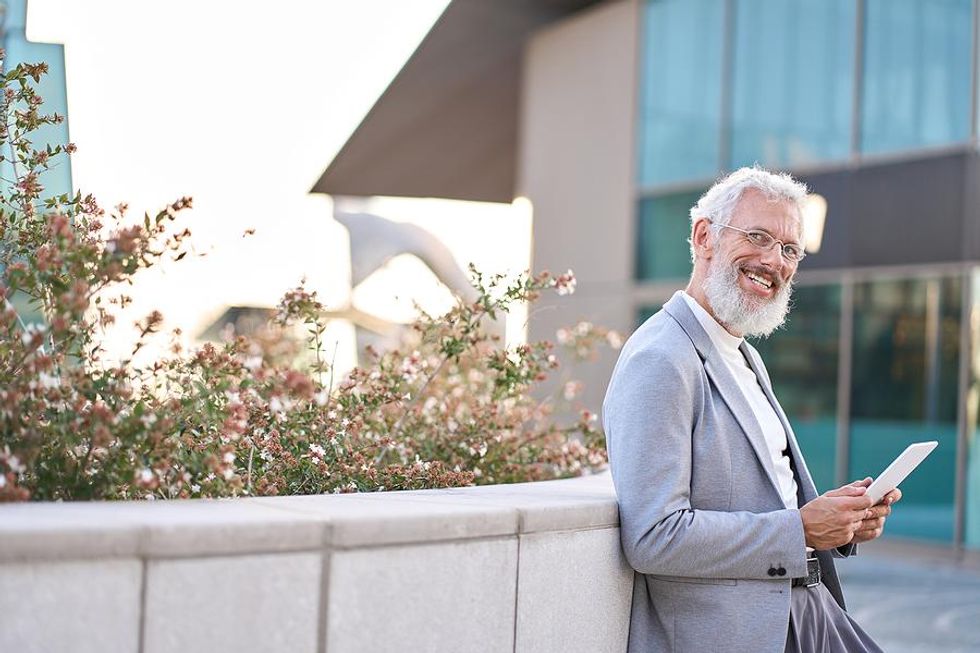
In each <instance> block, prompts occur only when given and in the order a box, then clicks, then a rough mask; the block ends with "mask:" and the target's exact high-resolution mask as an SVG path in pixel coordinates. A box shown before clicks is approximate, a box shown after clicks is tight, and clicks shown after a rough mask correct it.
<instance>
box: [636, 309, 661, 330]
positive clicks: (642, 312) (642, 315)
mask: <svg viewBox="0 0 980 653" xmlns="http://www.w3.org/2000/svg"><path fill="white" fill-rule="evenodd" d="M660 309H661V307H660V306H641V307H640V308H639V309H638V310H637V311H636V326H637V327H639V326H640V325H641V324H643V323H644V322H646V321H647V320H649V319H650V318H651V317H653V315H654V313H656V312H657V311H659V310H660Z"/></svg>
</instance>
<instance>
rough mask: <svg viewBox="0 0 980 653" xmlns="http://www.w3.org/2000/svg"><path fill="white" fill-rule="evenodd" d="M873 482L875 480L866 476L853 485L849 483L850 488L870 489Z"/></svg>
mask: <svg viewBox="0 0 980 653" xmlns="http://www.w3.org/2000/svg"><path fill="white" fill-rule="evenodd" d="M872 480H873V479H872V478H871V477H870V476H865V477H864V478H862V479H861V480H859V481H852V482H851V483H848V486H850V487H868V486H869V485H871V481H872ZM845 487H847V486H845Z"/></svg>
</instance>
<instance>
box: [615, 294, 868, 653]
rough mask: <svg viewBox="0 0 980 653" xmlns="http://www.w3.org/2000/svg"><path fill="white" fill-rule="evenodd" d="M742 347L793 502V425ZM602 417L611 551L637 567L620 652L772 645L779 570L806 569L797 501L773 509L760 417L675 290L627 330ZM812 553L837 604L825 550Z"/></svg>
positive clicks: (758, 364) (750, 351)
mask: <svg viewBox="0 0 980 653" xmlns="http://www.w3.org/2000/svg"><path fill="white" fill-rule="evenodd" d="M742 351H743V352H744V353H745V354H746V357H747V359H748V360H749V362H750V365H751V366H752V368H753V370H754V371H755V373H756V376H757V377H758V378H759V380H760V382H761V385H762V388H763V390H764V391H765V394H766V396H767V397H768V398H769V401H770V402H771V403H772V405H773V408H775V410H776V414H777V415H778V416H779V419H780V420H781V421H782V423H783V427H784V428H785V429H786V437H787V439H788V441H789V446H790V451H791V453H792V462H793V465H794V467H795V470H796V472H797V485H798V487H799V492H798V495H799V496H798V498H799V500H800V505H803V503H806V502H807V501H810V500H811V499H813V498H815V497H816V496H817V492H816V489H815V488H814V486H813V480H812V479H811V477H810V473H809V472H808V471H807V468H806V464H805V463H804V461H803V457H802V456H801V455H800V450H799V446H798V445H797V442H796V437H795V436H794V435H793V430H792V429H791V428H790V425H789V422H788V421H787V419H786V415H785V414H784V413H783V410H782V408H780V406H779V403H778V402H777V401H776V398H775V396H774V395H773V393H772V387H771V383H770V381H769V375H768V373H767V372H766V370H765V367H764V366H763V364H762V360H761V358H760V357H759V354H758V353H757V352H756V351H755V349H754V348H752V347H751V346H750V345H748V344H747V343H743V344H742ZM603 425H604V427H605V431H606V438H607V446H608V449H609V462H610V467H611V469H612V477H613V482H614V484H615V486H616V494H617V496H618V498H619V514H620V528H621V537H622V544H623V550H624V552H625V554H626V558H627V560H629V563H630V565H631V566H632V567H633V569H635V570H636V572H637V573H636V575H635V578H634V586H633V611H632V615H631V618H630V637H629V651H630V653H640V652H641V651H642V652H647V651H681V652H688V651H690V652H692V653H700V652H702V651H751V652H753V653H756V652H765V651H773V652H777V651H778V652H781V651H783V650H784V647H785V641H786V633H787V626H788V624H789V611H790V579H792V578H793V577H795V576H805V575H806V546H805V544H804V538H803V525H802V522H801V521H800V515H799V511H798V510H787V509H786V508H785V507H784V504H783V502H782V499H781V498H780V495H779V490H778V486H777V484H776V476H775V471H774V470H773V464H772V458H771V456H770V454H769V452H768V450H767V448H766V442H765V436H764V435H763V433H762V429H761V427H760V426H759V423H758V420H757V419H756V418H755V416H754V415H753V413H752V410H751V408H750V406H749V403H748V400H747V399H746V398H745V397H744V395H743V394H742V392H741V390H740V389H739V387H738V384H737V382H736V380H735V377H734V376H733V375H732V373H731V371H730V370H729V369H728V367H726V365H725V362H724V361H723V360H722V357H721V355H720V353H719V352H718V351H717V350H716V349H715V347H714V345H713V344H712V342H711V339H710V338H709V337H708V334H707V333H706V332H705V331H704V329H703V328H702V327H701V325H700V323H699V322H698V321H697V318H696V317H695V316H694V313H692V312H691V309H690V307H688V306H687V304H686V303H685V302H684V300H683V299H682V298H680V297H674V298H673V299H671V300H670V301H669V302H667V304H666V305H665V306H664V308H663V310H661V311H660V312H658V313H657V314H656V315H654V316H653V317H651V318H650V319H649V320H647V321H646V322H645V323H644V324H643V325H642V326H641V327H640V328H639V329H637V330H636V332H635V333H634V334H633V335H632V336H631V337H630V339H629V340H628V341H627V342H626V345H625V346H624V347H623V350H622V352H621V353H620V356H619V361H618V362H617V364H616V368H615V370H614V372H613V375H612V380H611V381H610V383H609V388H608V390H607V391H606V398H605V401H604V403H603ZM850 552H851V551H850V549H847V550H843V551H841V553H844V554H848V553H850ZM819 556H820V562H821V566H822V568H823V572H824V584H825V585H826V586H827V589H829V590H830V592H831V594H833V596H834V598H835V599H836V600H837V602H838V603H839V604H840V605H841V607H843V606H844V600H843V596H842V594H841V590H840V583H839V581H838V578H837V572H836V570H835V569H834V563H833V560H832V556H831V555H830V554H829V553H828V552H820V553H819ZM780 568H782V569H785V575H782V576H779V575H777V576H772V575H771V573H770V570H771V569H773V570H777V571H778V570H779V569H780Z"/></svg>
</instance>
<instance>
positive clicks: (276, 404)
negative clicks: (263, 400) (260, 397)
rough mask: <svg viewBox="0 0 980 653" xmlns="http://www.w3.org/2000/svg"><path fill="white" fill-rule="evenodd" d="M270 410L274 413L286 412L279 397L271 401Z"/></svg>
mask: <svg viewBox="0 0 980 653" xmlns="http://www.w3.org/2000/svg"><path fill="white" fill-rule="evenodd" d="M269 410H271V411H272V412H273V413H281V412H284V411H285V406H283V404H282V401H281V400H280V399H279V397H273V398H272V399H270V400H269Z"/></svg>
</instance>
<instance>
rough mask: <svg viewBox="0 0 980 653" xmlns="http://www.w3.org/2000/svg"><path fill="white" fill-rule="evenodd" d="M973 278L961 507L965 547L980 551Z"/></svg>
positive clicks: (977, 307)
mask: <svg viewBox="0 0 980 653" xmlns="http://www.w3.org/2000/svg"><path fill="white" fill-rule="evenodd" d="M971 277H972V288H971V293H970V294H971V296H972V302H973V303H972V305H971V307H970V308H971V310H970V342H971V345H970V353H971V357H970V359H969V380H968V381H967V389H966V411H965V413H966V416H965V417H966V451H965V452H964V453H965V455H966V478H965V479H964V481H965V483H964V484H965V486H966V491H965V493H964V494H965V499H966V501H965V506H964V512H965V515H964V520H963V521H964V529H963V530H964V533H963V535H964V537H963V539H964V543H965V544H966V546H968V547H971V548H974V549H980V432H978V430H977V425H978V422H977V419H978V413H980V269H975V270H974V271H973V273H972V275H971Z"/></svg>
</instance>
